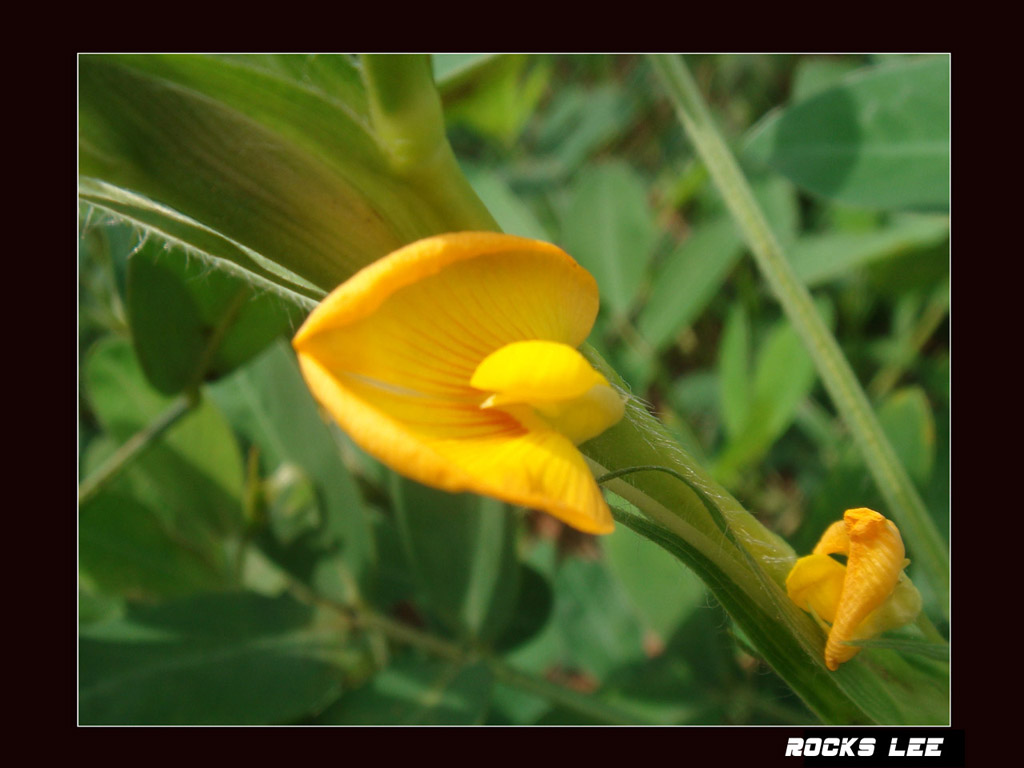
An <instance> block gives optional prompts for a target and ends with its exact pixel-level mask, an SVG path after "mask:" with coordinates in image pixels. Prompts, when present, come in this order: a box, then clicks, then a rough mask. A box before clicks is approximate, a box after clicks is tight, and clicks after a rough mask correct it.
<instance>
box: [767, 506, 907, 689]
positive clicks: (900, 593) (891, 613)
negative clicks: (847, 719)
mask: <svg viewBox="0 0 1024 768" xmlns="http://www.w3.org/2000/svg"><path fill="white" fill-rule="evenodd" d="M830 554H843V555H846V558H847V559H846V565H845V566H844V565H842V563H839V562H838V561H836V560H833V559H832V558H831V557H829V555H830ZM905 554H906V553H905V551H904V548H903V539H902V538H901V536H900V532H899V530H898V529H897V528H896V526H895V525H894V524H893V523H892V521H891V520H887V519H886V518H885V517H883V516H882V515H880V514H879V513H878V512H875V511H874V510H871V509H866V508H863V507H862V508H859V509H849V510H847V511H846V513H845V514H844V515H843V519H842V520H841V521H839V522H836V523H833V524H832V525H831V526H829V528H828V529H827V530H826V531H825V533H824V534H823V535H822V537H821V540H820V541H819V542H818V544H817V546H815V548H814V553H813V554H811V555H808V556H807V557H803V558H800V560H798V561H797V563H796V565H795V566H794V567H793V570H792V571H790V574H789V576H788V577H787V579H786V591H787V592H788V593H789V596H790V599H792V600H793V601H794V602H795V603H796V604H797V605H799V606H800V607H801V608H803V609H804V610H805V611H810V612H812V613H813V614H815V615H816V616H817V617H818V619H819V620H821V621H824V622H827V623H828V624H830V625H831V628H830V629H829V630H828V642H827V643H826V645H825V665H826V666H827V667H828V668H829V669H831V670H833V671H835V670H837V669H839V665H840V664H842V663H843V662H844V661H849V660H850V659H851V658H853V657H854V656H855V655H856V654H857V653H858V652H859V651H860V649H859V648H858V647H856V646H855V645H851V644H848V643H850V642H852V641H854V640H864V639H867V638H869V637H873V636H875V635H877V634H880V633H881V632H884V631H886V630H889V629H894V628H896V627H899V626H902V625H904V624H907V623H909V622H910V621H913V620H914V618H916V616H917V614H918V613H919V612H920V610H921V595H920V593H919V592H918V591H917V588H916V587H914V585H913V583H912V582H911V581H910V579H909V578H908V577H907V576H906V575H905V574H904V573H903V569H904V568H906V566H907V565H908V564H909V563H910V561H909V560H907V559H906V556H905Z"/></svg>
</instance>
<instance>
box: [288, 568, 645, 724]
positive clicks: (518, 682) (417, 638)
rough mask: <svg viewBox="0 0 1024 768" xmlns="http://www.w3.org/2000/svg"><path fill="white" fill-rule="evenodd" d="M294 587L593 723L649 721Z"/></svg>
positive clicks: (360, 623)
mask: <svg viewBox="0 0 1024 768" xmlns="http://www.w3.org/2000/svg"><path fill="white" fill-rule="evenodd" d="M291 584H292V588H293V591H294V592H295V593H296V595H297V596H298V597H300V598H301V599H303V600H305V601H307V602H318V603H320V604H323V605H325V606H327V607H329V608H331V609H332V610H334V611H336V612H338V613H339V614H340V615H341V616H342V617H343V618H344V619H346V620H347V621H348V622H349V623H350V625H351V626H352V627H353V628H355V629H362V630H366V631H370V632H374V633H379V634H381V635H384V636H385V637H387V638H388V639H389V640H392V641H393V642H396V643H401V644H402V645H409V646H413V647H415V648H419V649H420V650H422V651H425V652H427V653H429V654H431V655H433V656H437V657H439V658H442V659H446V660H447V661H450V662H452V663H453V664H470V663H473V662H474V661H476V660H479V661H481V662H483V663H484V664H485V665H486V666H487V668H488V669H489V670H490V671H491V673H492V674H493V675H494V677H495V679H496V680H498V681H499V682H501V683H504V684H505V685H510V686H512V687H515V688H518V689H519V690H522V691H525V692H527V693H531V694H533V695H535V696H538V697H540V698H543V699H546V700H547V701H550V702H551V703H553V704H557V705H559V706H562V707H565V708H566V709H571V710H573V711H574V712H578V713H580V714H582V715H585V716H586V717H588V718H590V719H593V720H598V721H600V722H603V723H609V724H613V725H621V724H625V725H642V724H644V723H645V722H646V721H645V720H643V719H642V718H640V717H639V716H638V715H635V714H633V713H631V712H627V711H625V710H622V709H619V708H618V707H614V706H610V705H608V704H606V703H604V702H603V701H601V700H600V699H598V698H596V697H594V696H590V695H588V694H585V693H580V692H578V691H574V690H572V689H571V688H565V687H563V686H560V685H558V684H556V683H552V682H550V681H549V680H545V679H544V678H541V677H537V676H536V675H531V674H528V673H526V672H523V671H521V670H518V669H516V668H515V667H512V666H509V665H508V664H506V663H505V662H504V661H503V660H502V659H501V658H500V657H498V656H497V655H495V654H493V653H492V652H490V651H488V650H486V649H481V648H474V647H472V646H468V645H465V644H462V643H456V642H452V641H451V640H448V639H445V638H442V637H438V636H436V635H432V634H430V633H429V632H424V631H423V630H421V629H417V628H415V627H410V626H409V625H408V624H403V623H402V622H400V621H396V620H394V619H392V618H390V617H388V616H384V615H382V614H379V613H377V612H376V611H374V610H372V609H370V608H368V607H367V606H365V605H360V606H355V605H346V604H341V603H336V602H334V601H330V600H326V599H324V598H322V597H320V596H319V595H316V594H315V593H313V592H311V591H310V590H309V589H308V587H306V585H304V584H302V583H301V582H295V581H292V582H291Z"/></svg>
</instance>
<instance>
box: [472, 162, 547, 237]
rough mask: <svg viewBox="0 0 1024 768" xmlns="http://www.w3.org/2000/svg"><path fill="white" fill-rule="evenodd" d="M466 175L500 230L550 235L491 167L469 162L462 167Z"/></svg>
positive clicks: (521, 235)
mask: <svg viewBox="0 0 1024 768" xmlns="http://www.w3.org/2000/svg"><path fill="white" fill-rule="evenodd" d="M466 176H467V177H468V178H469V182H470V184H472V185H473V189H474V190H476V193H477V194H478V195H479V196H480V199H481V200H483V202H484V204H485V205H486V206H487V208H488V210H489V211H490V212H491V213H492V214H493V215H494V218H495V220H496V221H497V222H498V225H499V226H500V227H501V230H502V232H506V233H508V234H510V235H519V236H520V237H531V238H533V239H534V240H545V241H550V240H551V235H549V234H548V231H547V229H545V227H544V225H543V224H541V223H540V221H538V219H537V217H536V216H535V215H534V214H533V212H532V211H531V210H530V209H529V208H528V207H527V206H526V205H525V204H524V203H523V202H522V201H521V200H520V199H519V198H518V197H516V194H515V193H514V192H513V191H512V189H511V188H510V187H509V186H508V184H506V183H505V180H504V179H503V178H502V177H501V175H500V174H498V173H496V172H495V171H492V170H488V169H484V168H478V167H475V166H469V167H467V168H466Z"/></svg>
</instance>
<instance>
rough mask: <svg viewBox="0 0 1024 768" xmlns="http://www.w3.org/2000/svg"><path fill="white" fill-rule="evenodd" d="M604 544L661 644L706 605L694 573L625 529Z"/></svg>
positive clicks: (613, 568) (613, 566)
mask: <svg viewBox="0 0 1024 768" xmlns="http://www.w3.org/2000/svg"><path fill="white" fill-rule="evenodd" d="M601 545H602V550H603V551H604V553H605V555H606V556H607V558H608V564H609V565H610V566H611V569H612V571H613V572H614V573H615V575H616V576H617V577H618V579H619V581H620V582H621V583H622V586H623V587H624V588H625V590H626V592H627V593H628V595H629V598H630V600H631V602H632V603H633V605H635V606H636V608H637V610H638V611H639V612H640V614H641V615H642V616H643V617H644V620H645V623H646V624H647V626H648V627H650V628H651V629H653V630H654V631H655V632H656V633H657V634H658V636H659V638H660V639H661V640H662V641H665V640H667V639H668V638H669V637H670V636H671V635H672V632H673V630H675V628H676V627H677V626H678V625H679V623H680V622H682V621H683V620H684V619H685V618H686V617H687V616H688V615H689V614H690V613H691V612H692V611H693V610H694V609H695V608H696V607H697V606H699V605H700V604H702V603H703V602H704V585H703V584H701V582H700V580H699V579H697V578H696V577H695V576H694V575H693V572H692V571H690V570H688V569H687V568H686V567H685V566H684V565H683V564H682V563H680V562H679V561H678V560H677V559H676V558H674V557H672V556H671V555H670V554H669V553H667V552H665V550H663V549H661V548H660V547H658V546H657V545H656V544H654V543H653V542H651V541H648V540H647V539H644V538H643V537H641V536H638V535H637V534H635V533H633V531H631V530H629V529H628V528H626V527H625V526H621V525H620V526H618V527H617V528H616V529H615V532H614V533H613V534H611V535H610V536H602V537H601Z"/></svg>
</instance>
